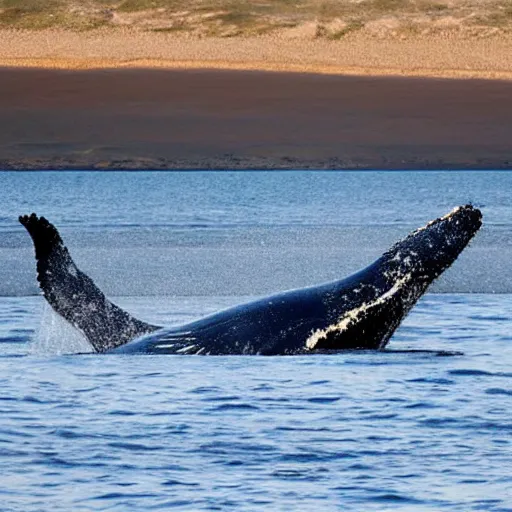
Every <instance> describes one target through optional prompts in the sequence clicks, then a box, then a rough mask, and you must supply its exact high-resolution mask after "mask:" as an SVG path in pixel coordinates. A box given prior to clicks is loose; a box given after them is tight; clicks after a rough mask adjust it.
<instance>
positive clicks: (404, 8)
mask: <svg viewBox="0 0 512 512" xmlns="http://www.w3.org/2000/svg"><path fill="white" fill-rule="evenodd" d="M110 26H111V27H128V28H132V29H137V30H143V31H149V32H151V31H155V32H171V33H180V34H190V35H193V36H196V37H212V36H213V37H236V36H247V35H252V36H254V35H263V34H271V33H279V34H280V35H284V36H285V37H289V38H291V39H295V38H299V39H301V38H305V39H316V38H321V39H331V40H337V39H342V38H347V37H350V36H351V35H352V34H356V33H357V34H358V35H368V36H373V37H383V38H399V39H404V38H410V37H415V36H416V35H420V36H425V35H427V36H429V35H437V34H440V35H457V36H463V37H485V36H494V35H499V34H502V33H508V32H512V0H339V1H334V0H189V1H187V2H184V1H182V0H118V1H105V0H84V1H79V0H0V29H1V28H9V29H13V28H14V29H45V28H57V27H58V28H65V29H71V30H76V31H84V30H90V29H94V28H100V27H103V28H106V27H110Z"/></svg>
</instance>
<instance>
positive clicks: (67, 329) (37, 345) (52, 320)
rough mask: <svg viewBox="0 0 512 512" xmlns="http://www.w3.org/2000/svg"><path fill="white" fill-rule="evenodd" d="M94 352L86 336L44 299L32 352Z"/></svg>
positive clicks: (37, 353) (56, 353)
mask: <svg viewBox="0 0 512 512" xmlns="http://www.w3.org/2000/svg"><path fill="white" fill-rule="evenodd" d="M87 352H94V350H93V348H92V347H91V345H90V344H89V342H88V341H87V340H86V338H85V336H84V335H83V334H82V333H81V332H79V331H78V330H77V329H75V328H74V327H73V326H72V325H70V324H69V323H68V322H66V320H64V319H63V318H62V317H61V316H59V315H58V314H57V313H55V311H53V309H52V308H51V306H50V305H49V304H48V303H47V302H46V301H44V305H43V311H42V315H41V323H40V325H39V329H38V330H37V332H36V334H35V336H34V341H33V342H32V343H31V345H30V353H31V354H35V355H40V356H52V355H61V354H78V353H81V354H83V353H87Z"/></svg>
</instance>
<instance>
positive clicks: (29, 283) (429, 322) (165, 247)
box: [0, 172, 512, 512]
mask: <svg viewBox="0 0 512 512" xmlns="http://www.w3.org/2000/svg"><path fill="white" fill-rule="evenodd" d="M510 191H512V173H506V172H342V173H341V172H340V173H335V172H298V173H291V172H282V173H281V172H280V173H275V172H274V173H272V172H237V173H233V172H223V173H196V172H193V173H153V172H140V173H77V172H74V173H66V172H58V173H0V262H1V265H0V414H1V415H0V474H1V478H0V510H1V511H2V512H3V511H6V512H10V511H20V512H21V511H23V512H25V511H30V512H32V511H41V512H43V511H44V512H47V511H48V510H52V511H55V512H60V511H62V512H64V511H66V512H68V511H98V510H102V511H103V510H112V511H123V512H124V511H132V510H137V511H138V510H141V511H143V510H144V511H146V510H171V509H176V510H190V511H192V510H236V511H239V510H241V511H252V510H254V511H268V510H277V511H290V510H297V511H303V510H304V511H309V510H322V511H331V510H343V511H354V512H356V511H357V512H359V511H366V510H368V511H395V510H400V511H414V512H415V511H418V512H419V511H440V510H443V511H445V510H446V511H450V512H451V511H461V512H466V511H473V510H478V511H510V510H512V470H511V468H512V441H511V440H512V435H511V434H512V421H511V416H510V411H511V406H512V271H511V269H512V265H511V263H510V262H511V261H512V258H511V257H512V202H511V201H510ZM467 202H473V204H475V205H477V206H479V207H480V208H481V209H482V211H483V213H484V228H483V229H482V230H481V232H480V233H479V234H478V235H477V237H476V238H475V240H474V242H473V243H472V244H471V246H470V247H469V248H468V249H467V250H466V251H465V252H464V253H463V254H462V255H461V257H460V258H459V260H458V261H457V262H456V263H455V264H454V265H453V267H452V268H451V269H450V270H449V271H448V272H447V273H446V274H444V275H443V276H442V277H441V279H439V281H438V282H437V283H436V285H435V286H434V287H433V288H432V293H430V294H427V295H426V296H425V298H424V299H423V300H422V301H421V302H420V303H419V304H418V306H417V307H416V308H415V309H414V310H413V311H412V312H411V314H410V315H409V316H408V317H407V319H406V321H405V322H404V324H403V325H402V327H401V328H400V329H399V330H398V331H397V333H396V334H395V336H394V337H393V338H392V340H391V342H390V345H389V348H390V349H432V350H451V351H460V352H463V353H464V355H460V356H450V357H439V356H435V355H434V354H429V353H345V354H339V355H330V356H325V355H324V356H309V357H304V356H301V357H269V358H265V357H242V356H231V357H194V356H179V357H178V356H133V355H130V356H126V355H125V356H123V355H103V356H99V355H94V354H89V355H84V354H82V355H76V354H75V355H73V354H72V353H73V352H85V351H87V350H88V346H87V344H86V342H84V340H83V339H81V337H80V336H79V335H78V334H77V333H75V332H74V331H73V330H72V329H71V328H70V327H69V326H67V325H66V324H65V322H63V321H62V320H60V319H59V318H58V317H56V316H55V315H54V314H53V313H52V312H51V310H50V309H49V308H48V307H47V306H45V304H44V301H43V300H42V298H41V297H40V296H38V295H37V286H36V282H35V268H34V259H33V249H32V246H31V243H30V240H29V238H28V235H27V234H26V233H25V232H24V231H23V230H22V228H21V226H19V225H18V223H17V220H16V219H17V216H18V215H20V214H24V213H30V212H32V211H35V212H37V213H38V214H40V215H45V216H46V217H48V219H50V220H51V221H52V222H54V223H55V224H56V225H57V226H58V227H59V229H60V231H61V233H62V236H63V238H64V239H65V241H66V243H67V245H68V247H69V248H70V251H71V253H72V255H73V256H74V258H75V260H76V261H77V263H78V264H79V265H80V267H81V268H82V269H83V270H85V271H87V272H88V273H89V274H90V275H91V276H92V277H93V278H94V279H95V280H96V282H97V283H98V284H99V285H100V286H101V287H102V288H103V289H104V290H105V291H106V292H107V293H108V294H109V295H110V296H113V297H115V298H116V301H117V302H118V303H119V304H120V305H122V306H123V307H125V308H126V309H128V310H129V311H130V312H132V313H134V314H135V315H137V316H139V317H141V318H143V319H146V320H148V321H152V322H157V323H160V324H168V325H170V324H174V323H181V322H185V321H188V320H191V319H193V318H196V317H198V316H201V315H203V314H207V313H211V312H213V311H215V310H217V309H220V308H225V307H227V306H229V305H232V304H236V303H238V302H242V301H247V300H248V299H250V298H253V297H258V296H261V295H263V294H266V293H271V292H275V291H279V290H283V289H287V288H292V287H297V286H305V285H311V284H315V283H319V282H323V281H327V280H330V279H335V278H338V277H342V276H344V275H346V274H348V273H349V272H351V271H354V270H356V269H358V268H360V267H361V266H363V265H366V264H367V263H370V262H371V261H372V260H373V259H374V258H376V257H378V256H379V255H380V253H381V252H382V251H383V250H385V249H386V248H387V247H388V246H389V245H390V244H392V243H393V242H394V241H395V240H396V239H398V238H400V237H402V236H404V235H405V234H407V233H408V232H409V231H410V230H412V229H414V228H416V227H419V226H421V225H422V224H424V223H425V222H427V221H428V220H430V219H432V218H435V217H437V216H440V215H443V214H444V213H446V212H448V211H449V210H451V209H452V208H453V207H454V206H456V205H458V204H464V203H467Z"/></svg>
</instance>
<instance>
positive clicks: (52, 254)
mask: <svg viewBox="0 0 512 512" xmlns="http://www.w3.org/2000/svg"><path fill="white" fill-rule="evenodd" d="M19 221H20V222H21V224H22V225H23V226H24V227H25V228H26V229H27V231H28V232H29V234H30V236H31V237H32V240H33V242H34V248H35V252H36V261H37V280H38V281H39V286H40V288H41V290H42V292H43V295H44V297H45V298H46V300H47V301H48V302H49V304H50V305H51V306H52V308H53V309H54V310H55V311H56V312H57V313H58V314H59V315H61V316H62V317H63V318H65V319H66V320H67V321H68V322H69V323H70V324H71V325H73V326H74V327H76V328H77V329H78V330H80V331H81V332H82V333H83V334H84V335H85V336H86V338H87V339H88V341H89V342H90V343H91V345H92V346H93V347H94V349H95V350H96V351H97V352H106V351H107V350H109V349H112V348H115V347H118V346H120V345H123V344H124V343H127V342H128V341H131V340H133V339H135V338H137V337H139V336H142V335H144V334H147V333H149V332H152V331H155V330H157V329H160V327H157V326H154V325H150V324H147V323H145V322H142V321H141V320H137V319H136V318H133V317H132V316H130V315H129V314H128V313H126V311H123V310H122V309H121V308H119V307H118V306H116V305H115V304H113V303H112V302H110V301H109V300H108V299H107V298H106V297H105V295H104V294H103V292H102V291H101V290H100V289H99V288H98V287H97V286H96V285H95V284H94V281H93V280H92V279H91V278H90V277H89V276H87V275H86V274H84V273H83V272H81V271H80V270H79V269H78V267H77V266H76V265H75V263H74V261H73V260H72V258H71V256H70V254H69V251H68V249H67V248H66V246H65V245H64V243H63V241H62V238H61V237H60V235H59V232H58V231H57V229H56V228H55V226H54V225H53V224H51V223H50V222H48V221H47V220H46V219H45V218H44V217H38V216H37V215H36V214H34V213H33V214H32V215H30V216H28V215H24V216H20V217H19Z"/></svg>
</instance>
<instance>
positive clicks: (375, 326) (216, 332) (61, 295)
mask: <svg viewBox="0 0 512 512" xmlns="http://www.w3.org/2000/svg"><path fill="white" fill-rule="evenodd" d="M19 220H20V222H21V223H22V224H23V226H25V228H26V229H27V230H28V232H29V233H30V235H31V237H32V240H33V242H34V247H35V253H36V261H37V279H38V281H39V284H40V287H41V290H42V293H43V295H44V297H45V298H46V300H47V301H48V302H49V304H50V305H51V306H52V308H53V309H54V310H55V311H56V312H57V313H58V314H59V315H61V316H62V317H63V318H65V319H66V320H67V321H68V322H69V323H71V325H73V326H74V327H75V328H77V329H78V330H79V331H81V332H82V333H83V334H84V335H85V337H86V338H87V340H88V341H89V342H90V343H91V345H92V346H93V347H94V349H95V351H96V352H100V353H105V352H123V353H148V354H155V353H156V354H198V355H199V354H201V355H223V354H225V355H228V354H247V355H253V354H260V355H293V354H304V353H318V352H324V351H332V350H355V349H363V350H379V349H383V348H384V347H385V346H386V345H387V343H388V341H389V339H390V337H391V336H392V334H393V333H394V331H395V330H396V328H397V327H398V326H399V324H400V322H401V321H402V319H403V318H404V317H405V315H406V314H407V313H408V312H409V311H410V309H411V308H412V307H413V306H414V304H415V303H416V302H417V300H418V299H419V298H420V297H421V296H422V295H423V293H425V291H426V290H427V288H428V286H429V285H430V284H431V283H432V281H434V279H436V278H437V277H438V276H439V275H440V274H441V273H442V272H443V271H444V270H446V269H447V268H448V267H449V266H450V265H451V264H452V263H453V262H454V261H455V260H456V258H457V257H458V255H459V254H460V253H461V251H462V250H463V249H464V248H465V247H466V245H467V244H468V243H469V241H470V240H471V239H472V238H473V236H474V235H475V234H476V232H477V231H478V229H479V228H480V226H481V222H482V214H481V212H480V211H479V210H478V209H476V208H474V207H473V206H472V205H465V206H460V207H458V208H455V209H454V210H452V211H451V212H450V213H448V214H447V215H445V216H443V217H441V218H438V219H436V220H433V221H432V222H429V223H428V224H427V225H426V226H424V227H422V228H419V229H417V230H416V231H414V232H412V233H411V234H410V235H408V236H407V237H405V238H404V239H403V240H400V241H398V242H397V243H395V244H394V245H393V246H392V247H391V248H390V249H389V250H387V251H386V252H385V253H384V254H383V255H382V256H381V257H380V258H379V259H377V260H376V261H375V262H374V263H372V264H371V265H369V266H368V267H366V268H364V269H363V270H361V271H359V272H357V273H355V274H353V275H351V276H349V277H347V278H345V279H341V280H338V281H334V282H331V283H327V284H321V285H319V286H313V287H308V288H302V289H298V290H291V291H287V292H283V293H279V294H276V295H273V296H270V297H266V298H263V299H259V300H256V301H254V302H250V303H247V304H242V305H240V306H236V307H232V308H229V309H227V310H225V311H221V312H218V313H216V314H213V315H210V316H208V317H205V318H202V319H200V320H197V321H194V322H191V323H189V324H186V325H182V326H178V327H168V328H165V327H161V326H157V325H152V324H149V323H146V322H143V321H141V320H139V319H136V318H134V317H132V316H131V315H130V314H128V313H127V312H125V311H123V310H122V309H121V308H119V307H118V306H116V305H115V304H113V303H112V302H110V301H109V300H108V299H107V298H106V297H105V295H104V294H103V293H102V292H101V290H99V288H98V287H97V286H96V285H95V284H94V282H93V281H92V279H91V278H90V277H88V276H87V275H86V274H84V273H83V272H81V271H80V270H79V269H78V268H77V266H76V265H75V263H74V262H73V260H72V258H71V256H70V254H69V251H68V249H67V248H66V247H65V245H64V243H63V241H62V239H61V237H60V235H59V233H58V231H57V229H56V228H55V226H53V224H51V223H50V222H48V221H47V220H46V219H45V218H44V217H38V216H37V215H35V214H32V215H30V216H28V215H26V216H22V217H20V219H19Z"/></svg>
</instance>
